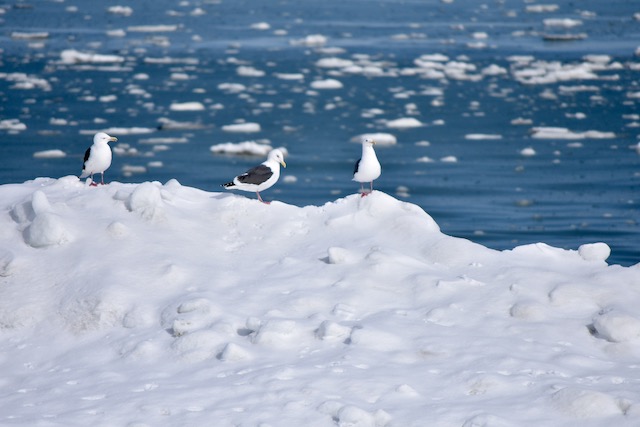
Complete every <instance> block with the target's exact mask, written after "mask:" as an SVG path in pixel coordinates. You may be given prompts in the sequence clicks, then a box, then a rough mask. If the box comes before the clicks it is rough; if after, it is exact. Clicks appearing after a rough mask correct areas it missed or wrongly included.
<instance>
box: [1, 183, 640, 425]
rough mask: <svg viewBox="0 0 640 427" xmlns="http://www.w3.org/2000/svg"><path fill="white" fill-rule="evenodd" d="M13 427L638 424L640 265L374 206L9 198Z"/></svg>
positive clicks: (19, 188) (131, 197) (369, 201)
mask: <svg viewBox="0 0 640 427" xmlns="http://www.w3.org/2000/svg"><path fill="white" fill-rule="evenodd" d="M0 204H1V211H2V215H0V337H1V340H0V361H1V362H2V365H3V375H2V378H1V379H0V390H2V399H0V424H1V425H7V426H13V425H20V426H62V425H64V426H87V425H91V426H115V425H118V426H138V427H141V426H186V425H190V426H208V425H212V422H214V421H213V420H215V425H221V426H231V425H234V426H240V425H242V426H263V427H265V426H300V425H305V426H341V427H346V426H352V427H355V426H359V427H376V426H377V427H380V426H390V427H391V426H402V427H408V426H416V427H418V426H452V427H453V426H456V427H460V426H467V427H470V426H487V427H489V426H494V427H498V426H541V425H544V426H563V427H564V426H566V427H569V426H576V425H580V426H604V425H615V426H637V425H638V422H639V420H640V375H638V374H639V369H640V364H638V357H640V314H639V313H638V310H637V308H638V307H639V306H640V266H639V265H635V266H632V267H621V266H618V265H608V264H607V263H606V261H605V260H606V258H607V256H608V255H609V248H608V246H607V245H606V244H605V243H603V242H595V243H594V244H592V245H582V246H581V247H580V248H576V249H575V250H565V249H559V248H555V247H551V246H549V245H546V244H544V243H538V244H531V245H525V246H519V247H516V248H514V249H513V250H506V251H496V250H492V249H488V248H486V247H483V246H481V245H478V244H475V243H473V242H471V241H468V240H465V239H460V238H455V237H451V236H447V235H445V234H443V233H442V232H440V230H439V227H438V225H437V224H436V223H435V222H434V220H433V219H432V218H431V217H430V216H429V215H428V214H427V213H426V212H425V211H423V210H422V209H421V208H419V207H418V206H415V205H413V204H410V203H406V202H402V201H399V200H397V199H395V198H393V197H391V196H389V195H387V194H385V193H382V192H379V191H374V192H373V193H372V194H371V195H369V196H367V197H360V195H356V194H354V195H350V196H347V197H345V198H342V199H338V200H335V201H329V202H327V203H326V204H325V205H323V206H305V207H298V206H293V205H289V204H286V203H282V202H278V201H274V202H273V203H271V205H265V204H262V203H259V202H258V201H256V200H254V199H251V198H247V197H244V196H242V195H235V194H229V193H221V192H207V191H203V190H200V189H196V188H190V187H185V186H182V185H180V184H179V183H178V182H177V181H175V180H171V181H169V182H167V183H166V184H164V185H163V184H161V183H158V182H144V183H141V184H121V183H117V182H112V183H111V184H109V185H105V186H99V187H88V186H87V185H86V184H85V183H84V182H81V181H79V180H78V179H77V178H76V177H74V176H68V177H63V178H60V179H50V178H38V179H36V180H34V181H29V182H26V183H22V184H7V185H2V186H0Z"/></svg>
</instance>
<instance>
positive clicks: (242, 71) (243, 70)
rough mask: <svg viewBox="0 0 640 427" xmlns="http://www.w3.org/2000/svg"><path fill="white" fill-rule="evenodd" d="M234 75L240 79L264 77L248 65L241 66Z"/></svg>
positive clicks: (260, 71)
mask: <svg viewBox="0 0 640 427" xmlns="http://www.w3.org/2000/svg"><path fill="white" fill-rule="evenodd" d="M236 74H238V75H239V76H242V77H264V75H265V74H266V73H265V72H264V71H262V70H258V69H257V68H254V67H250V66H248V65H241V66H240V67H238V68H237V69H236Z"/></svg>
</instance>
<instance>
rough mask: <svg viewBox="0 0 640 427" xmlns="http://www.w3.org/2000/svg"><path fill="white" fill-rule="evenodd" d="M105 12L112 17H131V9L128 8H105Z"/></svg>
mask: <svg viewBox="0 0 640 427" xmlns="http://www.w3.org/2000/svg"><path fill="white" fill-rule="evenodd" d="M107 12H109V13H113V14H114V15H122V16H131V14H133V9H132V8H131V7H129V6H111V7H108V8H107Z"/></svg>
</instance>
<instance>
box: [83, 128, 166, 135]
mask: <svg viewBox="0 0 640 427" xmlns="http://www.w3.org/2000/svg"><path fill="white" fill-rule="evenodd" d="M155 131H156V129H153V128H143V127H132V128H115V127H114V128H107V129H100V130H95V129H82V130H80V131H79V132H80V135H95V134H96V133H97V132H106V133H108V134H109V135H118V136H120V135H140V134H145V133H153V132H155Z"/></svg>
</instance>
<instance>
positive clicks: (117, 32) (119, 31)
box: [107, 29, 127, 37]
mask: <svg viewBox="0 0 640 427" xmlns="http://www.w3.org/2000/svg"><path fill="white" fill-rule="evenodd" d="M126 35H127V32H126V31H125V30H123V29H117V30H109V31H107V36H109V37H125V36H126Z"/></svg>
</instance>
